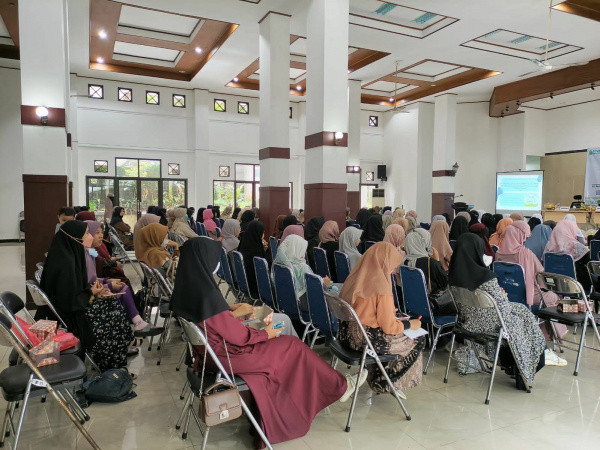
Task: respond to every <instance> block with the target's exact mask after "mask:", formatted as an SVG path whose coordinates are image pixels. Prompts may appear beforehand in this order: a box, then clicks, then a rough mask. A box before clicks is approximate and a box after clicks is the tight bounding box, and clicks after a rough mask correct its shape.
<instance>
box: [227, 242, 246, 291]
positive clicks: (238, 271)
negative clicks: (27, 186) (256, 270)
mask: <svg viewBox="0 0 600 450" xmlns="http://www.w3.org/2000/svg"><path fill="white" fill-rule="evenodd" d="M231 255H232V257H233V272H234V273H235V279H236V281H237V285H238V288H239V290H240V291H242V292H243V293H244V294H246V295H247V296H250V290H249V289H248V278H247V277H246V268H245V267H244V256H243V255H242V254H241V253H240V252H238V251H237V250H234V251H232V252H231Z"/></svg>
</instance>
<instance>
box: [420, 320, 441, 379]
mask: <svg viewBox="0 0 600 450" xmlns="http://www.w3.org/2000/svg"><path fill="white" fill-rule="evenodd" d="M432 326H433V325H432ZM442 328H443V327H439V328H438V329H437V332H436V333H435V338H434V339H433V344H432V345H431V349H430V350H429V358H427V363H426V364H425V370H423V375H427V369H429V363H431V359H432V358H433V354H434V353H435V349H436V347H437V343H438V339H439V337H440V332H441V331H442Z"/></svg>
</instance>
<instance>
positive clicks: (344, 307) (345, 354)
mask: <svg viewBox="0 0 600 450" xmlns="http://www.w3.org/2000/svg"><path fill="white" fill-rule="evenodd" d="M325 300H326V302H327V307H328V310H329V313H330V314H331V317H332V318H333V317H335V318H336V319H337V320H338V321H343V322H348V323H352V322H354V323H356V326H358V328H359V329H360V332H361V334H362V336H363V338H364V341H365V346H364V348H363V349H362V351H353V350H348V349H346V348H345V347H344V346H343V345H342V344H341V343H340V342H339V341H338V340H337V339H336V338H335V337H333V336H332V339H331V340H330V341H329V343H328V344H327V347H328V348H329V350H330V351H331V352H332V353H333V355H334V357H335V358H336V359H339V360H340V361H342V362H343V363H345V364H347V365H349V366H359V370H358V373H359V374H360V373H361V372H362V370H363V369H364V368H365V366H369V365H372V364H377V366H378V367H379V370H380V371H381V373H382V374H383V376H384V377H385V379H386V381H387V384H388V386H389V387H390V390H391V392H390V393H391V394H392V395H393V396H394V397H395V398H396V400H397V401H398V404H399V405H400V408H402V412H404V415H405V416H406V420H411V417H410V414H408V411H407V410H406V407H405V406H404V403H403V402H402V399H401V398H400V396H399V395H398V392H396V389H395V388H394V384H393V383H392V380H390V377H389V375H388V374H387V372H386V371H385V368H384V367H383V364H382V363H384V362H390V361H396V360H397V359H398V355H378V354H377V352H376V351H375V348H374V347H373V344H372V343H371V340H370V339H369V336H368V335H367V333H366V331H365V329H364V327H363V326H362V324H361V323H360V320H359V318H358V316H357V315H356V311H354V308H352V306H350V304H349V303H348V302H345V301H343V300H341V299H340V298H339V297H337V296H335V297H334V296H333V295H331V294H330V293H328V292H325ZM357 398H358V389H355V391H354V395H353V397H352V406H350V414H348V422H347V423H346V429H345V431H346V432H350V425H351V424H352V416H353V415H354V408H355V406H356V400H357Z"/></svg>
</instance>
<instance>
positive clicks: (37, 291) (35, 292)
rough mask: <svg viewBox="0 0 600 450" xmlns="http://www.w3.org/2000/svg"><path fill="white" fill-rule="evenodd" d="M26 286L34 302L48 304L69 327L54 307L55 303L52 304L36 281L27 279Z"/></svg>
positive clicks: (42, 304) (38, 304)
mask: <svg viewBox="0 0 600 450" xmlns="http://www.w3.org/2000/svg"><path fill="white" fill-rule="evenodd" d="M25 286H26V287H27V290H28V291H29V294H30V295H31V298H32V299H33V302H34V303H35V304H36V305H37V306H47V307H48V308H49V309H50V311H52V314H54V315H55V316H56V318H57V319H58V320H59V321H60V323H61V325H62V326H63V327H64V328H68V327H67V324H66V323H65V321H64V320H63V319H62V317H60V315H59V314H58V312H57V311H56V308H55V307H54V305H53V304H52V302H51V301H50V299H49V298H48V296H47V295H46V293H45V292H44V291H42V288H40V287H39V286H38V284H37V283H36V282H35V281H33V280H27V281H26V282H25Z"/></svg>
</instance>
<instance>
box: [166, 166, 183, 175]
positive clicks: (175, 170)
mask: <svg viewBox="0 0 600 450" xmlns="http://www.w3.org/2000/svg"><path fill="white" fill-rule="evenodd" d="M168 167H169V175H180V169H179V164H178V163H169V164H168Z"/></svg>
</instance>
